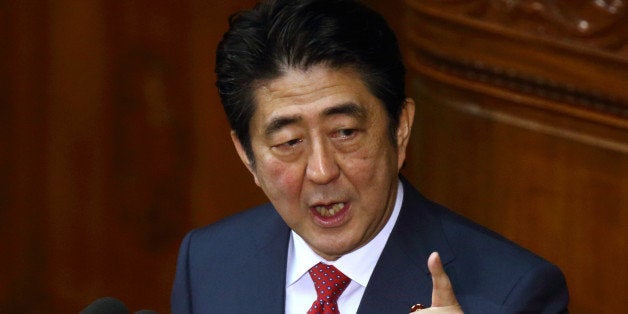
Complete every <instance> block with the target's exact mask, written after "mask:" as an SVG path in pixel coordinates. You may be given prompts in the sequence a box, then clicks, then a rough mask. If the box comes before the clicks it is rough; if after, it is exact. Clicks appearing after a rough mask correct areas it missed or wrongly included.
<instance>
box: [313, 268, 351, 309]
mask: <svg viewBox="0 0 628 314" xmlns="http://www.w3.org/2000/svg"><path fill="white" fill-rule="evenodd" d="M308 272H309V273H310V277H312V280H313V281H314V287H316V294H317V298H316V301H314V303H312V307H310V310H309V311H307V312H308V314H340V311H338V298H339V297H340V295H341V294H342V292H343V291H344V290H345V288H347V286H348V285H349V283H350V282H351V279H349V277H347V276H345V274H343V273H341V272H340V271H339V270H338V269H336V267H334V266H331V265H326V264H323V263H318V264H316V265H314V267H312V268H310V270H309V271H308Z"/></svg>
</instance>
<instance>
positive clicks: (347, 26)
mask: <svg viewBox="0 0 628 314" xmlns="http://www.w3.org/2000/svg"><path fill="white" fill-rule="evenodd" d="M216 65H217V67H216V73H217V77H218V82H217V86H218V88H219V91H220V95H221V98H222V103H223V106H224V108H225V111H226V113H227V117H228V119H229V122H230V124H231V127H232V133H231V134H232V140H233V142H234V145H235V147H236V150H237V152H238V154H239V156H240V158H241V159H242V161H243V162H244V164H245V166H246V167H247V168H248V169H249V171H250V172H251V174H252V175H253V178H254V180H255V183H256V184H257V185H258V186H260V188H261V189H262V190H263V191H264V193H265V194H266V195H267V196H268V198H269V199H270V204H266V205H262V206H259V207H257V208H253V209H250V210H247V211H245V212H243V213H240V214H237V215H235V216H233V217H230V218H227V219H225V220H222V221H220V222H218V223H215V224H213V225H210V226H207V227H205V228H201V229H197V230H194V231H192V232H191V233H190V234H188V235H187V236H186V238H185V239H184V241H183V244H182V246H181V251H180V255H179V261H178V266H177V274H176V278H175V283H174V287H173V292H172V311H173V313H235V312H256V313H282V312H286V313H305V312H309V313H344V314H347V313H408V312H411V311H415V310H416V311H427V312H440V313H462V312H463V311H464V312H465V313H522V312H530V313H561V312H566V311H567V302H568V294H567V287H566V284H565V280H564V278H563V275H562V273H561V272H560V270H559V269H558V268H556V267H555V266H553V265H552V264H550V263H548V262H547V261H545V260H543V259H542V258H540V257H538V256H536V255H534V254H532V253H531V252H529V251H526V250H525V249H523V248H521V247H519V246H517V245H516V244H514V243H512V242H509V241H508V240H506V239H504V238H502V237H501V236H499V235H497V234H495V233H493V232H491V231H489V230H487V229H485V228H483V227H481V226H479V225H477V224H475V223H473V222H471V221H469V220H467V219H465V218H463V217H461V216H459V215H456V214H454V213H453V212H451V211H449V210H448V209H446V208H443V207H441V206H439V205H437V204H434V203H432V202H430V201H429V200H427V199H425V198H424V197H423V196H422V195H421V194H420V193H419V192H418V191H416V190H415V189H414V188H413V187H412V186H411V184H410V183H409V182H408V181H406V180H405V179H403V178H401V177H400V176H399V170H400V168H401V166H402V165H403V162H404V160H405V156H406V148H407V144H408V141H409V137H410V133H411V128H412V123H413V119H414V106H415V104H414V101H413V100H412V99H409V98H406V96H405V94H404V75H405V68H404V66H403V63H402V59H401V54H400V52H399V47H398V44H397V41H396V38H395V36H394V34H393V33H392V31H391V30H390V29H389V27H388V26H387V24H386V22H385V21H384V20H383V19H382V17H381V16H379V15H378V14H376V13H375V12H373V11H372V10H370V9H368V8H366V7H365V6H363V5H361V4H359V3H358V2H356V1H351V0H335V1H334V0H305V1H294V0H277V1H267V2H264V3H262V4H259V5H258V6H256V7H255V8H254V9H252V10H250V11H247V12H243V13H240V14H239V15H235V16H234V17H232V19H231V21H230V29H229V31H228V32H227V33H226V34H225V36H224V37H223V39H222V41H221V43H220V45H219V47H218V52H217V61H216ZM433 252H438V253H433ZM321 278H322V279H321ZM415 303H421V304H423V306H415V307H412V309H411V306H412V305H414V304H415ZM423 307H428V308H426V309H421V308H423Z"/></svg>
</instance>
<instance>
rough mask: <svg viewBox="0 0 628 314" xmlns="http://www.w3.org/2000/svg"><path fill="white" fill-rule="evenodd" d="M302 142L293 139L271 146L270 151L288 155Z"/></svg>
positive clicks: (298, 139) (301, 140)
mask: <svg viewBox="0 0 628 314" xmlns="http://www.w3.org/2000/svg"><path fill="white" fill-rule="evenodd" d="M302 142H303V139H300V138H295V139H291V140H289V141H286V142H283V143H280V144H277V145H273V146H272V149H273V150H274V151H276V152H278V153H280V154H290V153H292V152H294V151H295V149H296V148H297V147H298V146H299V144H301V143H302Z"/></svg>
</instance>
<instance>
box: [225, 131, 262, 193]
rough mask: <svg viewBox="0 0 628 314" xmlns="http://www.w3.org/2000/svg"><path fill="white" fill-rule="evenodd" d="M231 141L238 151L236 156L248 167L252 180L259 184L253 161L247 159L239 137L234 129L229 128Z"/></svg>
mask: <svg viewBox="0 0 628 314" xmlns="http://www.w3.org/2000/svg"><path fill="white" fill-rule="evenodd" d="M231 141H232V142H233V146H235V149H236V152H238V156H240V160H242V163H244V165H245V166H246V169H249V172H250V173H251V174H252V175H253V180H255V184H257V186H259V180H258V179H257V174H256V172H255V168H254V167H253V163H252V162H251V161H250V160H249V157H248V156H247V154H246V151H245V150H244V147H243V146H242V143H241V142H240V139H239V138H238V136H237V135H236V133H235V131H233V130H231Z"/></svg>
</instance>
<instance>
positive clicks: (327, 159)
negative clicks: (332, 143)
mask: <svg viewBox="0 0 628 314" xmlns="http://www.w3.org/2000/svg"><path fill="white" fill-rule="evenodd" d="M305 172H306V173H305V175H306V177H307V178H308V179H309V180H310V181H312V182H314V183H316V184H327V183H330V182H332V181H334V180H335V179H336V178H337V177H338V175H339V174H340V168H339V167H338V164H337V162H336V158H335V156H334V154H333V148H330V147H327V146H326V145H325V144H324V143H321V142H315V143H313V145H312V147H311V152H310V155H309V157H308V161H307V168H306V170H305Z"/></svg>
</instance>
